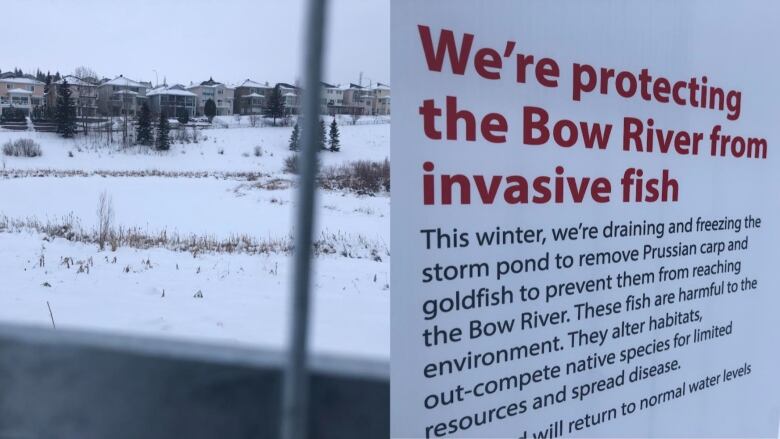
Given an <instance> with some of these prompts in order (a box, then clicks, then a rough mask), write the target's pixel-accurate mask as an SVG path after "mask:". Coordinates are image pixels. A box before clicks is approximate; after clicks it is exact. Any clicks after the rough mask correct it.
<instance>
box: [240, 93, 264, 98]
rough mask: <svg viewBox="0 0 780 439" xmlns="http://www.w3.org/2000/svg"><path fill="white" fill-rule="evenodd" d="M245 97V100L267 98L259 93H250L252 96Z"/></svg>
mask: <svg viewBox="0 0 780 439" xmlns="http://www.w3.org/2000/svg"><path fill="white" fill-rule="evenodd" d="M244 97H245V98H265V96H263V95H259V94H257V93H250V94H248V95H246V96H244Z"/></svg>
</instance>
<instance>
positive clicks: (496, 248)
mask: <svg viewBox="0 0 780 439" xmlns="http://www.w3.org/2000/svg"><path fill="white" fill-rule="evenodd" d="M778 17H780V7H779V6H778V5H777V3H775V2H771V1H754V2H728V1H722V0H721V1H703V0H701V1H687V2H678V1H673V0H663V1H653V2H623V1H617V0H615V1H608V0H603V1H589V2H581V1H574V0H570V1H563V2H541V1H514V0H512V1H510V0H501V1H491V2H479V1H458V2H452V1H444V0H436V1H425V2H420V1H412V0H398V1H393V2H392V26H391V28H392V80H393V91H394V96H393V112H394V115H393V118H394V120H393V125H392V160H393V169H392V181H393V186H392V200H393V213H392V251H393V260H392V286H393V294H392V318H391V322H392V342H391V349H392V364H391V389H392V391H391V393H392V396H391V416H392V436H393V437H399V438H401V437H403V438H406V437H426V438H427V437H445V436H446V437H511V438H555V437H604V436H612V437H616V436H621V437H690V436H708V437H715V436H718V437H745V436H750V437H759V436H763V437H768V436H772V437H776V436H777V431H778V397H777V394H778V393H777V390H778V386H777V384H778V380H777V374H778V370H780V369H779V368H778V348H777V347H778V335H779V334H778V329H777V328H778V326H777V324H776V322H777V318H776V314H777V312H778V309H779V308H778V299H777V298H778V294H777V288H778V276H777V273H778V271H780V270H779V269H778V259H777V255H778V252H777V241H778V234H779V231H778V229H777V220H778V217H777V211H778V195H777V189H778V187H779V186H778V184H777V183H778V181H777V175H778V167H777V160H778V159H777V157H778V153H777V150H776V149H774V146H775V145H776V144H777V142H778V136H777V133H778V126H780V122H779V121H780V118H779V117H778V116H780V111H779V110H778V105H777V99H778V97H780V88H778V79H777V77H778V67H779V63H778V59H779V58H780V57H778V53H777V49H776V47H777V45H778V43H780V38H779V37H780V35H778Z"/></svg>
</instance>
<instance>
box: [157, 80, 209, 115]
mask: <svg viewBox="0 0 780 439" xmlns="http://www.w3.org/2000/svg"><path fill="white" fill-rule="evenodd" d="M146 97H147V99H148V102H149V109H150V110H152V113H154V114H161V113H162V114H165V115H166V116H168V117H181V116H184V115H185V114H186V115H187V116H188V117H195V114H196V112H197V108H198V96H197V95H196V94H195V93H193V92H191V91H189V90H187V89H186V88H184V86H183V85H181V84H176V85H171V86H167V85H162V86H160V87H157V88H155V89H152V90H151V91H149V92H148V93H147V94H146Z"/></svg>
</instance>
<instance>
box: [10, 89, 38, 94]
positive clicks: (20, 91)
mask: <svg viewBox="0 0 780 439" xmlns="http://www.w3.org/2000/svg"><path fill="white" fill-rule="evenodd" d="M11 93H17V94H26V95H31V94H33V92H31V91H30V90H25V89H23V88H12V89H10V90H8V94H11Z"/></svg>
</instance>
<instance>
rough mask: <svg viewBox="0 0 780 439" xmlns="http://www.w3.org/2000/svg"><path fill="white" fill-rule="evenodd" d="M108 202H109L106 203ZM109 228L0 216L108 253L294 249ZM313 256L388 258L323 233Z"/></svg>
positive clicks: (5, 229) (275, 243) (365, 242)
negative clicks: (104, 248) (126, 249)
mask: <svg viewBox="0 0 780 439" xmlns="http://www.w3.org/2000/svg"><path fill="white" fill-rule="evenodd" d="M107 203H108V202H107ZM109 226H110V229H108V230H101V229H92V230H87V229H84V228H83V227H82V226H81V225H80V222H79V220H78V219H77V218H76V217H74V216H73V215H69V216H66V217H63V218H61V219H60V220H58V221H52V220H47V221H46V222H43V221H41V220H39V219H37V218H33V217H30V218H25V219H13V218H9V217H7V216H0V233H20V232H24V231H32V232H37V233H42V234H44V235H46V236H47V237H48V238H50V239H53V238H62V239H65V240H68V241H71V242H78V243H82V244H92V245H97V246H99V247H100V243H101V240H103V239H105V241H106V244H107V245H106V246H107V247H110V248H111V250H114V251H115V250H116V249H117V248H119V247H130V248H136V249H149V248H165V249H168V250H172V251H177V252H188V253H191V254H192V255H193V256H197V255H198V254H201V253H243V254H250V255H255V254H285V255H290V254H292V251H293V249H294V246H293V238H292V237H291V236H285V237H283V238H276V239H274V238H267V239H257V238H254V237H251V236H249V235H231V236H229V237H227V238H217V237H215V236H211V235H194V234H190V235H186V234H179V233H169V232H168V231H167V230H162V231H160V232H157V233H151V232H149V231H147V230H144V229H141V228H137V227H131V228H124V227H122V226H119V227H115V226H113V225H111V224H109ZM313 249H314V254H315V255H317V256H321V255H338V256H342V257H347V258H353V259H371V260H374V261H377V262H379V261H382V260H383V258H385V257H389V256H390V249H389V247H388V246H387V244H386V243H383V242H377V241H372V240H369V239H367V238H365V237H363V236H362V235H349V234H345V233H329V232H323V233H321V234H320V236H319V238H318V239H316V240H315V241H314V244H313Z"/></svg>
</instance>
